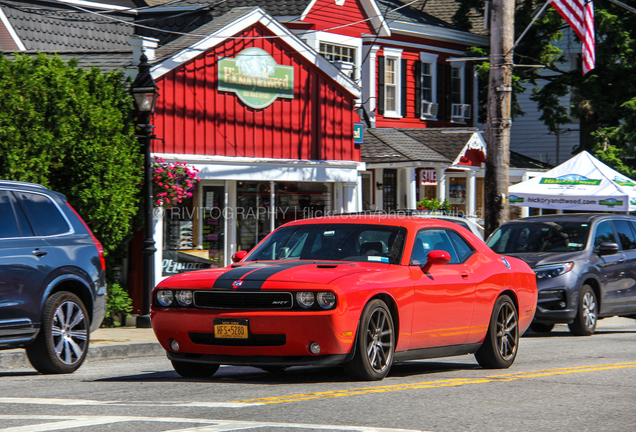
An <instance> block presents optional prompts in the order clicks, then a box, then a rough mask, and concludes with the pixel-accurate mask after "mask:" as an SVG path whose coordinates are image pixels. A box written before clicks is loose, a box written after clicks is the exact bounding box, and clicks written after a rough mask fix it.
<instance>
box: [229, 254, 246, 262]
mask: <svg viewBox="0 0 636 432" xmlns="http://www.w3.org/2000/svg"><path fill="white" fill-rule="evenodd" d="M246 256H247V251H238V252H236V253H235V254H234V255H232V262H233V263H237V262H239V261H241V260H242V259H243V258H245V257H246Z"/></svg>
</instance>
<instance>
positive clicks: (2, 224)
mask: <svg viewBox="0 0 636 432" xmlns="http://www.w3.org/2000/svg"><path fill="white" fill-rule="evenodd" d="M14 202H15V200H14V199H13V196H12V195H11V194H10V193H9V192H7V191H0V238H11V237H20V229H19V228H18V221H17V220H16V217H15V212H14V210H13V205H14Z"/></svg>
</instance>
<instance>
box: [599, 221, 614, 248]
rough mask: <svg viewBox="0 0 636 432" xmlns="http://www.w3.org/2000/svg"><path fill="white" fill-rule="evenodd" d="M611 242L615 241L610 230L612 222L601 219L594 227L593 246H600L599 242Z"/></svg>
mask: <svg viewBox="0 0 636 432" xmlns="http://www.w3.org/2000/svg"><path fill="white" fill-rule="evenodd" d="M605 242H611V243H617V242H616V237H615V236H614V230H612V224H610V223H609V221H603V222H601V223H600V224H598V226H597V227H596V235H595V236H594V247H595V248H596V247H598V246H600V244H601V243H605Z"/></svg>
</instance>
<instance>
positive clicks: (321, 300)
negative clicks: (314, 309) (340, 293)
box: [316, 292, 336, 309]
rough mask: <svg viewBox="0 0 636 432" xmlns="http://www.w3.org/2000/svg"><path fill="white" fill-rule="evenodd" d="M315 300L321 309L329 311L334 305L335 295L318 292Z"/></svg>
mask: <svg viewBox="0 0 636 432" xmlns="http://www.w3.org/2000/svg"><path fill="white" fill-rule="evenodd" d="M316 300H318V304H319V305H320V307H321V308H323V309H331V308H332V307H333V305H335V304H336V295H335V294H334V293H330V292H319V293H318V295H317V296H316Z"/></svg>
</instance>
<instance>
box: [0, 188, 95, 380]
mask: <svg viewBox="0 0 636 432" xmlns="http://www.w3.org/2000/svg"><path fill="white" fill-rule="evenodd" d="M104 270H105V263H104V252H103V249H102V246H101V244H100V243H99V241H98V240H97V239H96V238H95V236H94V235H93V233H92V232H91V231H90V229H89V228H88V227H87V226H86V224H85V223H84V221H83V220H82V219H81V218H80V217H79V215H78V214H77V213H76V212H75V210H73V208H72V207H71V206H70V204H69V203H68V202H67V201H66V198H65V197H64V196H63V195H62V194H59V193H57V192H53V191H51V190H49V189H47V188H45V187H43V186H40V185H37V184H33V183H22V182H12V181H5V180H0V349H11V348H21V347H24V348H26V353H27V356H28V358H29V361H30V362H31V364H32V365H33V367H34V368H35V369H37V370H38V371H39V372H41V373H51V374H57V373H71V372H74V371H75V370H77V368H79V367H80V366H81V364H82V362H83V361H84V358H85V357H86V352H87V351H88V345H89V339H90V335H89V334H90V331H92V330H95V329H97V328H98V327H99V326H100V324H101V322H102V319H103V317H104V312H105V309H106V285H105V282H104Z"/></svg>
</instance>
